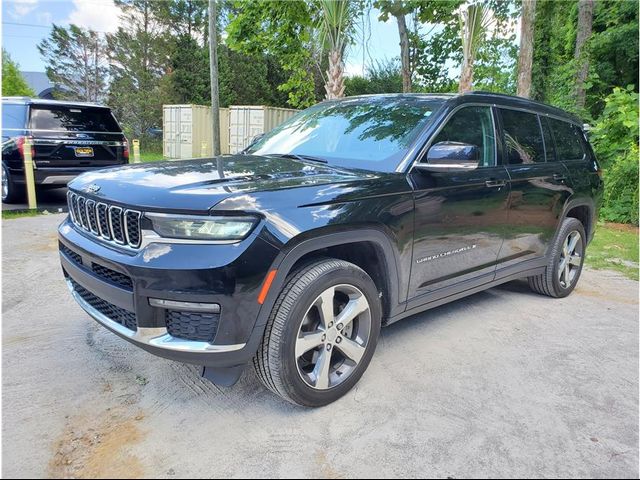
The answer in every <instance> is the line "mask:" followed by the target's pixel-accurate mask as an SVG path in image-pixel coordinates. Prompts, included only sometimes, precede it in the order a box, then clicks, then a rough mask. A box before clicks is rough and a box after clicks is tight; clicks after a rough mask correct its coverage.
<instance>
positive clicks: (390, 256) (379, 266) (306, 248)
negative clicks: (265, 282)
mask: <svg viewBox="0 0 640 480" xmlns="http://www.w3.org/2000/svg"><path fill="white" fill-rule="evenodd" d="M355 247H358V248H355ZM372 255H373V260H374V261H373V262H369V261H368V260H371V259H372V257H371V256H372ZM320 257H330V258H339V259H341V260H345V261H349V262H351V263H354V264H355V265H358V266H359V267H360V268H362V269H363V270H364V271H365V272H367V274H369V276H371V278H372V280H373V281H374V283H375V284H376V287H377V288H378V290H379V291H380V292H381V293H382V306H383V312H384V313H383V315H384V317H388V316H389V315H390V313H391V312H393V311H394V309H397V308H398V305H399V303H400V302H399V288H398V286H399V271H398V268H399V261H398V258H397V254H396V250H395V249H394V248H393V246H392V243H391V240H390V239H389V238H388V236H387V234H386V233H384V232H383V231H381V230H380V229H377V228H361V229H357V230H350V231H346V232H328V233H324V234H320V235H315V236H313V237H312V238H307V239H304V240H301V241H298V242H296V243H295V244H292V245H290V246H287V247H285V249H283V251H282V252H281V253H280V254H279V255H278V257H277V258H276V260H275V261H274V262H273V264H272V266H271V269H270V271H273V270H277V272H276V274H275V277H274V278H273V281H272V283H271V286H270V288H269V292H268V294H267V296H266V298H265V301H264V303H263V305H262V307H261V308H260V311H259V313H258V319H257V323H256V326H257V327H260V326H264V325H265V324H266V322H267V319H268V316H269V313H270V312H271V309H272V308H273V305H274V304H275V301H276V298H277V297H278V294H279V293H280V291H281V290H282V288H283V286H284V283H285V281H286V279H287V277H288V276H289V274H290V273H291V272H292V271H294V270H295V269H297V268H298V267H299V266H301V265H303V264H304V263H307V262H308V261H312V260H314V259H317V258H320Z"/></svg>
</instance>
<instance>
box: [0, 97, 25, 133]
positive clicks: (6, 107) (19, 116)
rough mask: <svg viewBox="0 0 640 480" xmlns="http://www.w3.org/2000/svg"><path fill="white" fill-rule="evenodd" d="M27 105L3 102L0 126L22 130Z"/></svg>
mask: <svg viewBox="0 0 640 480" xmlns="http://www.w3.org/2000/svg"><path fill="white" fill-rule="evenodd" d="M26 112H27V107H26V106H25V105H15V104H10V103H5V104H3V105H2V128H3V129H4V128H10V129H18V130H24V126H25V120H26Z"/></svg>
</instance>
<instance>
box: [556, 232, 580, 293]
mask: <svg viewBox="0 0 640 480" xmlns="http://www.w3.org/2000/svg"><path fill="white" fill-rule="evenodd" d="M583 249H584V247H583V244H582V235H580V232H578V231H577V230H574V231H572V232H571V233H570V234H569V235H567V238H566V239H565V241H564V245H563V246H562V252H561V254H560V260H559V262H558V281H559V282H560V286H562V288H565V289H566V288H570V287H571V286H572V285H573V282H574V280H575V279H576V277H577V276H578V273H579V272H580V268H581V267H582V257H583V253H584V252H583Z"/></svg>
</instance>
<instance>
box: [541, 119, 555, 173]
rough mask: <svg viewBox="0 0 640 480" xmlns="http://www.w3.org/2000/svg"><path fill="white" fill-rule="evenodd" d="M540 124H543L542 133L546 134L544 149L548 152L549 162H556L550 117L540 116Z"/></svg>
mask: <svg viewBox="0 0 640 480" xmlns="http://www.w3.org/2000/svg"><path fill="white" fill-rule="evenodd" d="M540 124H541V125H542V133H543V135H544V150H545V152H546V158H547V162H555V161H556V151H555V148H554V145H553V137H552V136H551V130H550V129H549V122H548V119H547V118H545V117H540Z"/></svg>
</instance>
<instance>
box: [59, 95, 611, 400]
mask: <svg viewBox="0 0 640 480" xmlns="http://www.w3.org/2000/svg"><path fill="white" fill-rule="evenodd" d="M69 189H70V190H69V210H70V215H69V217H68V218H67V219H66V220H65V221H64V222H63V223H62V224H61V225H60V228H59V240H60V259H61V262H62V268H63V272H64V276H65V278H66V282H67V285H68V287H69V289H70V291H71V294H72V295H73V297H74V298H75V300H76V301H77V302H78V303H79V304H80V306H81V307H82V308H83V309H84V310H85V311H86V312H88V313H89V314H90V315H91V316H92V317H93V318H95V319H96V320H97V321H98V322H99V323H101V324H102V325H104V326H105V327H106V328H108V329H110V330H111V331H113V332H115V333H116V334H118V335H119V336H121V337H123V338H124V339H126V340H128V341H130V342H132V343H133V344H135V345H137V346H139V347H141V348H143V349H145V350H147V351H149V352H151V353H155V354H157V355H160V356H163V357H166V358H170V359H174V360H177V361H181V362H189V363H194V364H197V365H204V366H205V369H204V371H203V373H204V375H205V376H206V377H207V378H209V379H211V380H212V381H214V382H216V383H219V384H222V385H231V384H233V383H234V382H235V381H236V380H237V379H238V378H239V376H240V374H241V372H242V370H243V369H244V368H245V366H246V365H247V363H249V362H251V361H252V362H253V364H254V366H255V369H256V371H257V373H258V376H259V377H260V379H261V380H262V382H263V383H264V385H266V386H267V387H268V388H269V389H271V390H272V391H273V392H275V393H277V394H279V395H281V396H282V397H283V398H285V399H287V400H289V401H291V402H293V403H296V404H300V405H307V406H321V405H326V404H328V403H330V402H332V401H334V400H336V399H338V398H340V397H341V396H342V395H344V394H345V393H346V392H347V391H349V389H351V388H352V387H353V386H354V385H355V383H356V382H357V381H358V380H359V378H360V377H361V375H362V374H363V373H364V371H365V369H366V368H367V365H368V364H369V362H370V360H371V358H372V356H373V353H374V350H375V346H376V343H377V341H378V335H379V332H380V327H381V326H384V325H387V324H390V323H393V322H395V321H398V320H400V319H402V318H404V317H408V316H410V315H414V314H416V313H418V312H422V311H424V310H427V309H429V308H432V307H435V306H438V305H441V304H443V303H446V302H450V301H452V300H456V299H458V298H461V297H464V296H466V295H470V294H473V293H475V292H478V291H480V290H483V289H487V288H490V287H493V286H495V285H498V284H500V283H504V282H507V281H510V280H513V279H517V278H528V281H529V285H530V286H531V288H532V289H533V290H534V291H536V292H538V293H541V294H544V295H548V296H550V297H556V298H560V297H565V296H566V295H569V293H571V291H572V290H573V289H574V288H575V286H576V283H577V282H578V279H579V278H580V272H581V270H582V265H583V262H584V258H585V252H586V249H587V245H588V242H589V241H590V239H591V238H592V236H593V231H594V227H595V224H596V218H597V212H598V204H599V201H600V198H601V195H602V181H601V178H600V170H599V168H598V164H597V162H596V159H595V156H594V154H593V150H592V149H591V147H590V145H589V142H588V141H587V138H586V137H585V134H584V132H583V130H582V123H581V122H580V120H579V119H578V118H576V117H573V116H571V115H569V114H567V113H565V112H563V111H561V110H558V109H557V108H553V107H550V106H547V105H543V104H539V103H535V102H531V101H528V100H525V99H522V98H516V97H509V96H504V95H496V94H488V93H479V92H478V93H471V94H465V95H450V96H449V95H377V96H364V97H355V98H346V99H342V100H335V101H334V100H332V101H327V102H323V103H321V104H318V105H316V106H313V107H311V108H308V109H307V110H304V111H302V112H300V113H299V114H297V115H296V116H294V117H292V118H291V119H289V120H288V121H287V122H286V123H284V124H283V125H281V126H279V127H277V128H276V129H274V130H272V131H271V132H269V133H267V134H266V135H264V136H263V137H262V138H260V139H259V140H257V141H256V142H255V143H254V144H253V145H252V146H250V147H249V148H248V149H247V150H246V151H245V153H244V154H241V155H229V156H221V157H217V158H209V159H200V160H188V161H182V162H166V163H159V164H153V165H135V166H128V167H123V168H114V169H107V170H103V171H100V172H96V173H87V174H84V175H82V176H81V177H79V178H77V179H76V180H74V181H72V182H71V183H70V185H69ZM519 314H520V315H526V312H520V313H519Z"/></svg>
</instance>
